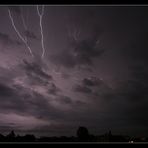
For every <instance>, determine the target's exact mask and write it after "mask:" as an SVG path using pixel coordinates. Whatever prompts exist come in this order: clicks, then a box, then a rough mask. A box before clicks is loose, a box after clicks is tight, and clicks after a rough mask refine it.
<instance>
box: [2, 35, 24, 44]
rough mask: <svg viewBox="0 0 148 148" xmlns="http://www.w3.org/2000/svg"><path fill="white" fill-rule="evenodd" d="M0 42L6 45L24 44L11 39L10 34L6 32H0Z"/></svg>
mask: <svg viewBox="0 0 148 148" xmlns="http://www.w3.org/2000/svg"><path fill="white" fill-rule="evenodd" d="M0 43H1V44H2V45H5V46H10V45H16V46H17V45H18V46H20V45H22V43H21V42H19V41H17V40H13V39H11V38H10V36H9V35H7V34H4V33H0Z"/></svg>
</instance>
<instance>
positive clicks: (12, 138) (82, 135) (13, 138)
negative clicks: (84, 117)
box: [0, 127, 148, 143]
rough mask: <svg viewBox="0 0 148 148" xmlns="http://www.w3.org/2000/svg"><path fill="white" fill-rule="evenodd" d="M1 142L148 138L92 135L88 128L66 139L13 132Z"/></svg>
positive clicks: (145, 139)
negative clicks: (21, 134)
mask: <svg viewBox="0 0 148 148" xmlns="http://www.w3.org/2000/svg"><path fill="white" fill-rule="evenodd" d="M0 142H131V143H132V142H148V138H145V137H142V138H134V137H130V136H122V135H113V134H112V133H111V131H109V132H108V133H105V134H103V135H92V134H90V133H89V132H88V129H87V128H86V127H79V128H78V130H77V131H76V136H71V137H66V136H60V137H40V138H37V137H35V135H31V134H27V135H24V136H20V135H16V134H15V132H14V131H11V132H10V133H9V134H8V135H6V136H4V135H2V134H0Z"/></svg>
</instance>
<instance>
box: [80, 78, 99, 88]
mask: <svg viewBox="0 0 148 148" xmlns="http://www.w3.org/2000/svg"><path fill="white" fill-rule="evenodd" d="M82 83H83V85H85V86H89V87H91V86H98V85H100V84H102V81H101V80H100V79H98V78H96V77H90V78H84V79H83V80H82Z"/></svg>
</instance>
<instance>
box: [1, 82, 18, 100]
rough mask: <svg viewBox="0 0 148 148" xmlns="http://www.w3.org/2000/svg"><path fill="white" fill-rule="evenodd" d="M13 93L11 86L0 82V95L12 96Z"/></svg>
mask: <svg viewBox="0 0 148 148" xmlns="http://www.w3.org/2000/svg"><path fill="white" fill-rule="evenodd" d="M14 95H15V93H14V91H13V89H12V88H10V87H9V86H7V85H5V84H2V83H1V84H0V97H13V96H14Z"/></svg>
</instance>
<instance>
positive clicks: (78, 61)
mask: <svg viewBox="0 0 148 148" xmlns="http://www.w3.org/2000/svg"><path fill="white" fill-rule="evenodd" d="M103 53H104V50H103V49H101V48H100V47H98V45H97V35H95V37H94V36H93V37H92V38H90V39H83V40H78V41H76V40H74V41H72V42H71V43H70V46H69V47H68V48H67V49H66V50H63V51H62V52H61V53H58V54H55V55H52V56H51V57H50V59H51V61H52V62H53V63H55V64H60V65H62V66H64V67H67V68H73V67H75V66H78V67H79V66H81V65H86V66H92V65H93V59H94V58H96V57H99V56H101V55H102V54H103Z"/></svg>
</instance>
